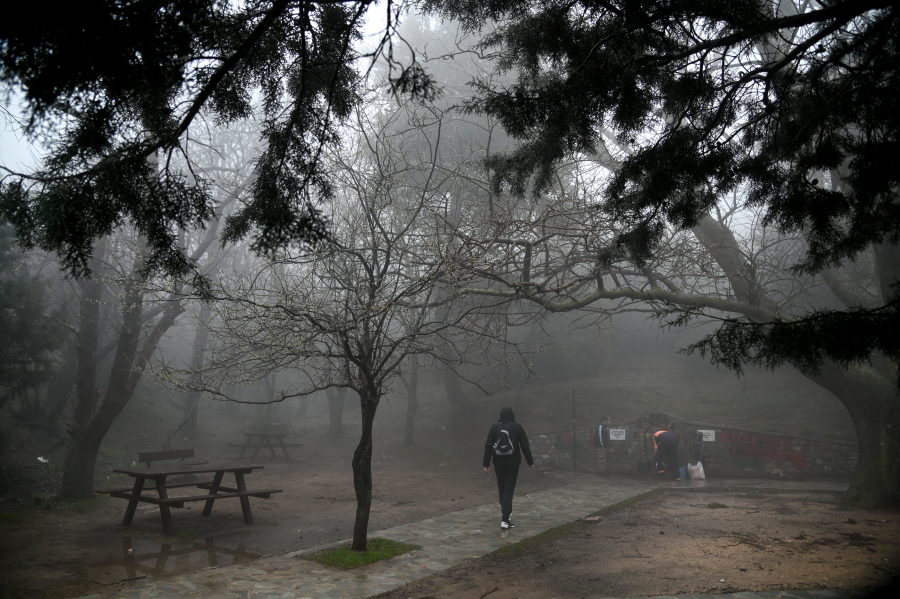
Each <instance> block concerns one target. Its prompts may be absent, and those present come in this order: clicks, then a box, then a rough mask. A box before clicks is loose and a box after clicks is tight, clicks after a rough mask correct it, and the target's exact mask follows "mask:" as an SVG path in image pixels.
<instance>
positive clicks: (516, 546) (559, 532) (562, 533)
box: [493, 488, 663, 555]
mask: <svg viewBox="0 0 900 599" xmlns="http://www.w3.org/2000/svg"><path fill="white" fill-rule="evenodd" d="M662 491H663V489H662V488H658V489H652V490H650V491H647V492H646V493H641V494H640V495H635V496H634V497H629V498H628V499H626V500H624V501H620V502H619V503H614V504H612V505H610V506H607V507H605V508H603V509H602V510H599V511H596V512H594V513H593V514H590V515H589V516H587V517H588V518H589V517H591V516H604V515H606V514H611V513H612V512H615V511H617V510H621V509H624V508H627V507H631V506H633V505H637V504H639V503H641V502H642V501H646V500H648V499H650V498H651V497H653V496H654V495H656V494H657V493H661V492H662ZM581 526H584V523H583V522H578V521H575V522H569V523H567V524H561V525H559V526H557V527H555V528H550V529H548V530H545V531H544V532H542V533H539V534H536V535H534V536H533V537H528V538H525V539H522V540H521V541H519V542H517V543H511V544H509V545H506V546H504V547H501V548H500V549H497V550H496V551H494V553H493V555H504V554H507V553H518V552H520V551H525V550H526V549H529V548H530V547H533V546H535V545H540V544H541V543H546V542H548V541H555V540H557V539H562V538H564V537H566V536H568V535H569V534H571V533H572V532H573V531H575V530H576V529H578V528H579V527H581Z"/></svg>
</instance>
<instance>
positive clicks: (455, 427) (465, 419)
mask: <svg viewBox="0 0 900 599" xmlns="http://www.w3.org/2000/svg"><path fill="white" fill-rule="evenodd" d="M442 378H443V380H444V389H445V390H446V391H447V401H449V402H450V422H449V425H450V426H449V428H450V431H451V432H452V433H454V434H455V435H462V434H464V433H467V432H470V431H471V430H472V427H471V425H472V401H471V400H470V399H469V396H468V395H467V394H466V392H465V391H464V390H463V388H462V385H460V384H459V376H457V374H456V373H455V372H453V370H452V369H450V368H445V369H444V373H443V377H442Z"/></svg>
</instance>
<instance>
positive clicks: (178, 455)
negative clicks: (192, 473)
mask: <svg viewBox="0 0 900 599" xmlns="http://www.w3.org/2000/svg"><path fill="white" fill-rule="evenodd" d="M192 457H194V450H193V449H171V450H169V451H146V452H141V453H139V454H138V461H139V462H157V461H159V460H184V459H186V458H192Z"/></svg>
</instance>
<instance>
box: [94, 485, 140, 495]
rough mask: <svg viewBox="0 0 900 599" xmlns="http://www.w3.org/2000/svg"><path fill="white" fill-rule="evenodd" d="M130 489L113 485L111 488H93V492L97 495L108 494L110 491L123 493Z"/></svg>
mask: <svg viewBox="0 0 900 599" xmlns="http://www.w3.org/2000/svg"><path fill="white" fill-rule="evenodd" d="M130 490H131V487H113V488H112V489H94V493H97V494H99V495H109V494H110V493H124V492H126V491H130Z"/></svg>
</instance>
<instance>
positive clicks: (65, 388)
mask: <svg viewBox="0 0 900 599" xmlns="http://www.w3.org/2000/svg"><path fill="white" fill-rule="evenodd" d="M63 355H64V356H65V360H64V362H63V364H62V366H61V367H60V369H59V372H57V373H56V376H54V377H53V379H52V380H51V381H50V384H49V385H47V402H46V404H45V405H46V409H45V410H44V417H45V421H46V422H47V424H49V425H52V426H53V427H54V428H55V427H56V426H57V425H58V423H59V419H60V418H61V417H62V413H63V411H64V410H65V409H66V406H67V405H68V404H69V398H70V397H71V396H72V389H74V388H75V375H76V372H77V370H78V340H77V339H76V340H75V342H74V343H73V344H71V347H70V348H68V349H67V350H66V351H65V353H64V354H63Z"/></svg>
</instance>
